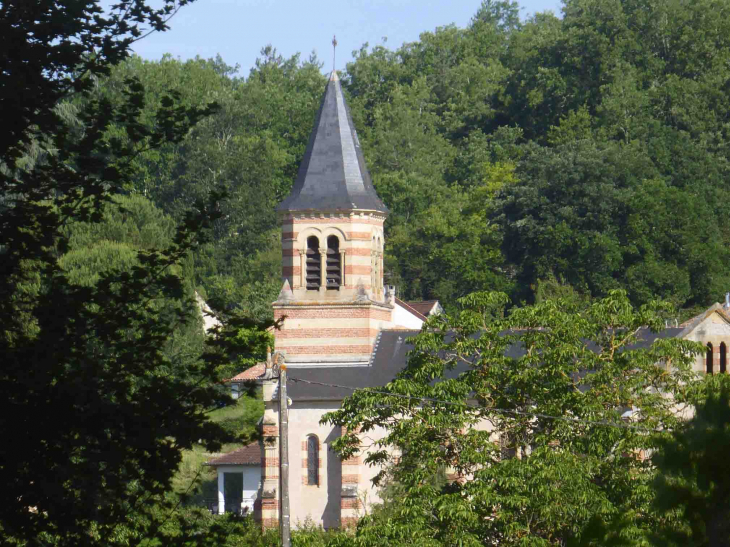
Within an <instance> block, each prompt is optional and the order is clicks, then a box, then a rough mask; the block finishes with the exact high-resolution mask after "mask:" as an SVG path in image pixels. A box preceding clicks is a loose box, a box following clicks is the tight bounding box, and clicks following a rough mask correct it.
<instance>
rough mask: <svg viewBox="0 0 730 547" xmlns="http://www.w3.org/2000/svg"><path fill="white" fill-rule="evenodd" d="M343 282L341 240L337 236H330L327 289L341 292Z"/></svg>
mask: <svg viewBox="0 0 730 547" xmlns="http://www.w3.org/2000/svg"><path fill="white" fill-rule="evenodd" d="M341 280H342V264H341V261H340V240H339V239H338V238H337V236H329V237H328V238H327V289H328V290H334V291H338V290H340V285H341V284H342V283H341Z"/></svg>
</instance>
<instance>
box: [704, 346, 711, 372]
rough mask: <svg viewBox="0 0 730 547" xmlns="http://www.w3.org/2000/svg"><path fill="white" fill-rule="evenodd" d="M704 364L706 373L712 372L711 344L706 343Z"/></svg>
mask: <svg viewBox="0 0 730 547" xmlns="http://www.w3.org/2000/svg"><path fill="white" fill-rule="evenodd" d="M705 366H706V368H707V374H712V373H713V370H712V344H711V343H709V342H708V343H707V354H706V355H705Z"/></svg>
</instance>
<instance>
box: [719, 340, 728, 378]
mask: <svg viewBox="0 0 730 547" xmlns="http://www.w3.org/2000/svg"><path fill="white" fill-rule="evenodd" d="M725 372H727V346H726V345H725V342H722V343H721V344H720V373H721V374H725Z"/></svg>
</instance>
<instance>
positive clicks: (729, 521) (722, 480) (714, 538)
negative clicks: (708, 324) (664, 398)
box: [652, 375, 730, 547]
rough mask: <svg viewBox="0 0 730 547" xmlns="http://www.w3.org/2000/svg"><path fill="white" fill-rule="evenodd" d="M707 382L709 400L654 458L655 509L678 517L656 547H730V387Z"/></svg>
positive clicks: (655, 537) (717, 380) (722, 379)
mask: <svg viewBox="0 0 730 547" xmlns="http://www.w3.org/2000/svg"><path fill="white" fill-rule="evenodd" d="M727 380H728V378H727V376H724V375H720V376H717V377H713V378H711V379H709V380H708V381H707V386H706V398H705V400H703V401H702V402H701V403H700V404H698V405H697V406H696V407H695V414H694V417H693V418H692V419H691V420H689V421H688V422H686V423H684V424H682V425H681V427H678V428H676V429H674V430H673V431H671V432H670V433H668V434H665V435H663V437H662V439H661V442H660V443H659V446H658V447H657V451H656V452H655V453H654V455H653V456H652V461H653V463H654V464H655V465H656V467H657V470H658V471H659V474H658V476H657V478H656V481H655V488H656V498H655V500H654V505H655V507H656V509H657V510H658V511H659V512H660V513H662V514H670V515H671V514H673V513H678V515H679V516H680V517H681V518H679V519H673V520H669V521H668V522H667V524H666V525H665V526H662V527H660V528H659V529H658V530H657V531H656V533H653V534H652V543H653V544H654V545H667V546H675V545H676V546H679V545H688V546H689V545H692V546H698V547H699V546H707V547H723V546H727V545H730V472H729V471H728V468H727V453H728V450H730V383H729V382H728V381H727Z"/></svg>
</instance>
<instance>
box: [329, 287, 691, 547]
mask: <svg viewBox="0 0 730 547" xmlns="http://www.w3.org/2000/svg"><path fill="white" fill-rule="evenodd" d="M460 302H461V304H462V309H461V310H460V311H458V313H456V314H454V315H452V316H437V317H435V318H432V319H430V321H429V324H428V327H427V329H425V330H424V331H423V332H422V333H420V334H419V335H417V336H416V337H415V338H414V339H413V343H414V351H413V353H412V354H411V356H410V359H409V362H408V365H407V367H406V368H405V369H404V370H403V371H402V372H401V373H400V374H399V375H398V376H397V377H396V379H395V380H393V381H392V382H390V383H389V384H387V385H386V386H385V387H383V388H377V390H376V391H379V392H382V391H385V392H386V393H385V394H383V393H375V392H373V391H371V390H369V389H363V390H358V391H357V392H355V393H354V394H353V395H352V396H351V397H349V398H348V399H346V400H345V401H344V402H343V405H342V408H341V410H339V411H336V412H332V413H330V414H328V415H326V416H325V420H327V421H328V422H329V423H332V424H334V425H338V426H344V427H346V428H347V430H348V431H356V430H357V431H359V432H360V433H359V435H361V436H367V435H368V434H369V432H371V431H373V430H374V429H376V428H382V429H383V430H384V432H385V435H384V436H383V437H382V438H380V437H376V440H375V441H374V443H373V448H372V449H371V452H369V453H368V454H367V456H366V459H365V461H366V463H369V464H378V465H381V466H384V470H383V471H382V472H381V473H380V474H379V475H377V476H376V479H375V481H376V484H388V483H394V484H396V485H397V488H398V492H399V495H398V497H397V501H395V502H394V503H391V504H390V505H389V506H388V508H387V510H386V511H375V512H373V513H372V514H371V515H368V516H366V517H365V518H364V519H363V520H362V521H361V522H360V525H359V526H358V529H357V535H356V537H355V539H354V543H355V544H356V545H382V544H386V543H387V544H389V545H406V544H414V543H415V544H418V545H454V544H461V545H483V544H491V543H499V544H500V545H556V546H557V545H568V544H583V543H582V542H587V543H585V544H591V543H590V541H592V540H590V538H591V537H595V533H596V532H595V526H594V522H596V521H598V522H611V521H613V520H614V519H618V518H619V517H621V518H623V519H625V522H624V523H623V527H622V530H621V533H622V534H623V537H634V538H640V537H642V536H644V537H645V535H646V534H647V533H648V532H649V531H651V530H653V529H655V527H656V526H657V525H658V522H659V520H660V519H659V517H658V516H657V515H655V514H653V513H652V512H651V502H652V498H653V496H652V481H653V479H654V477H655V471H654V470H653V468H652V466H651V464H650V462H648V461H647V460H645V459H642V458H640V457H638V455H639V454H640V453H641V452H642V451H647V450H651V449H655V448H657V440H656V438H655V437H654V436H653V435H651V432H652V431H653V430H655V429H658V428H665V429H666V428H669V429H671V428H673V427H675V426H677V425H678V424H680V420H681V418H680V417H678V416H677V414H676V405H681V404H687V403H690V404H691V402H693V401H695V400H697V397H699V396H700V394H701V384H700V383H698V381H697V379H696V378H695V375H694V373H692V372H691V364H692V363H693V362H694V355H696V354H697V353H700V352H702V351H703V348H701V347H700V346H699V345H698V344H695V343H694V342H687V341H683V340H678V339H657V340H656V341H654V342H653V343H652V344H650V345H647V346H643V347H642V346H641V345H640V344H639V345H637V342H639V341H640V338H641V337H642V336H646V335H647V331H646V326H648V328H650V329H654V330H658V329H661V328H662V327H663V326H664V324H663V319H662V314H664V313H666V309H667V306H666V305H663V304H657V303H651V304H649V305H645V306H642V307H641V308H634V307H633V306H632V305H631V303H630V302H629V300H628V298H627V295H626V293H624V292H622V291H612V292H611V293H610V294H609V296H608V297H606V298H604V299H599V300H595V301H593V302H592V303H590V305H588V306H586V303H585V302H579V304H580V305H577V304H576V302H575V301H574V300H553V299H548V300H545V301H543V302H541V303H539V304H536V305H534V306H529V307H523V308H514V309H512V310H511V312H510V313H509V314H508V315H507V316H504V314H503V311H502V310H503V309H504V306H505V305H506V303H507V302H508V298H507V297H506V295H504V294H499V293H475V294H473V295H470V296H469V297H467V298H463V299H461V300H460ZM642 329H643V330H642ZM649 387H651V389H648V388H649ZM627 411H629V414H630V415H631V419H630V420H629V421H628V422H627V421H625V419H624V414H625V413H626V412H627ZM358 439H359V437H358V434H354V433H353V434H349V435H346V436H343V437H341V438H340V439H339V440H337V441H336V443H335V448H336V450H337V451H338V452H339V453H340V455H341V456H342V457H349V456H350V455H352V454H354V453H357V452H358V450H359V449H360V441H359V440H358ZM444 469H446V470H447V473H448V474H450V475H451V479H452V480H450V481H448V482H445V483H444V482H439V481H434V480H433V477H434V476H437V475H438V474H439V473H442V472H443V470H444ZM459 478H461V479H466V480H459ZM591 534H593V536H592V535H591ZM610 539H611V538H610V537H609V534H608V532H605V533H604V534H603V535H601V537H600V538H599V539H598V540H596V541H597V543H595V544H600V545H604V544H606V542H608V541H609V540H610Z"/></svg>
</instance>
